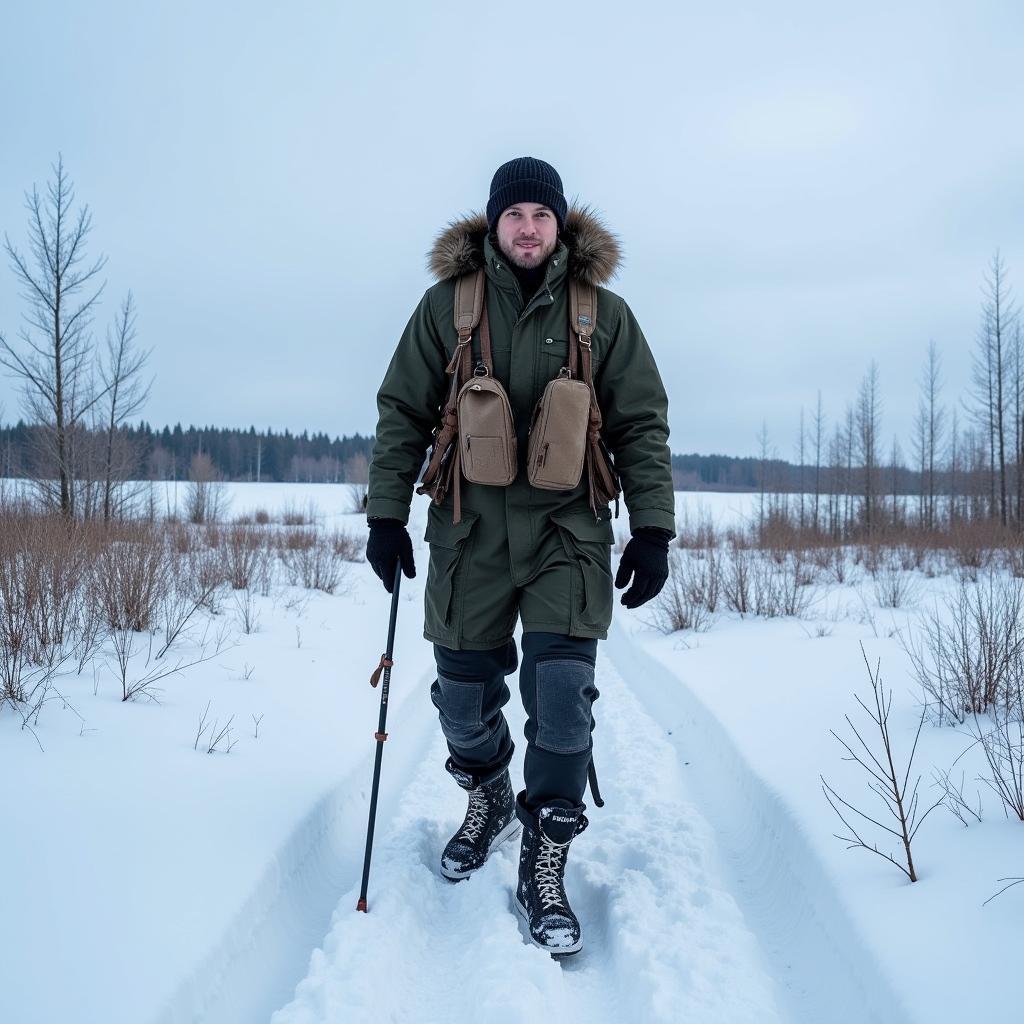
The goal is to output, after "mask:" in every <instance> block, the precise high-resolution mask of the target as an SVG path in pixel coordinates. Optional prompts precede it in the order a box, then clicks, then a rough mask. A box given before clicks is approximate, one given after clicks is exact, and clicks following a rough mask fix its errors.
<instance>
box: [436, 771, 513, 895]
mask: <svg viewBox="0 0 1024 1024" xmlns="http://www.w3.org/2000/svg"><path fill="white" fill-rule="evenodd" d="M444 767H445V770H446V771H447V772H448V773H449V774H450V775H451V776H452V778H454V779H455V781H456V782H457V783H458V784H459V785H460V786H461V787H462V788H463V789H464V790H466V792H467V793H468V794H469V807H467V809H466V817H465V820H464V821H463V822H462V825H461V826H460V827H459V830H458V832H456V833H455V835H453V836H452V837H451V839H449V840H448V845H447V846H446V847H445V848H444V852H443V853H442V854H441V874H442V875H444V877H445V878H450V879H451V880H452V881H453V882H458V881H460V880H461V879H463V878H468V877H469V876H470V875H471V874H473V872H474V871H476V870H477V869H478V868H481V867H483V863H484V861H485V860H487V858H488V857H489V856H490V853H491V851H492V850H493V849H495V847H497V846H499V845H500V844H501V843H503V842H504V841H505V840H506V839H511V838H512V837H513V836H514V835H516V834H517V833H518V832H519V828H520V826H519V819H518V818H517V817H516V798H515V794H514V793H513V791H512V780H511V778H510V777H509V774H508V766H507V765H506V766H504V767H502V768H499V769H498V770H497V771H495V772H491V773H490V774H489V775H487V776H483V777H481V776H479V775H473V774H472V773H470V772H465V771H463V770H462V769H461V768H458V767H456V766H455V765H454V764H453V763H452V759H451V758H448V761H447V762H446V763H445V766H444Z"/></svg>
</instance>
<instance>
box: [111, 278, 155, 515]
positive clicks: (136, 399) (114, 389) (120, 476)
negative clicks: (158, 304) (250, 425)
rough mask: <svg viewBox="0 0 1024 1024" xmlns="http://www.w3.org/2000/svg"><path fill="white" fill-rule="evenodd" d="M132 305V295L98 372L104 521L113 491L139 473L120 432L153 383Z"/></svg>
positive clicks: (113, 495)
mask: <svg viewBox="0 0 1024 1024" xmlns="http://www.w3.org/2000/svg"><path fill="white" fill-rule="evenodd" d="M135 320H136V314H135V302H134V300H133V298H132V293H131V292H129V293H128V296H127V298H126V299H125V300H124V302H123V303H122V304H121V309H120V311H119V312H118V315H117V320H116V322H115V324H114V330H113V333H111V332H110V331H108V332H107V358H106V362H105V364H104V365H103V366H102V367H101V369H100V376H101V381H102V384H103V391H104V393H105V394H106V401H105V403H104V404H103V406H102V410H101V413H102V416H103V422H102V424H100V425H101V426H102V429H103V434H104V450H103V521H104V522H105V523H106V522H109V521H110V518H111V516H112V515H113V514H114V512H115V502H114V498H115V488H116V486H117V484H118V483H120V482H123V481H124V480H126V479H128V478H129V477H130V476H132V475H133V473H132V470H133V469H134V470H136V471H137V469H138V459H137V458H135V459H133V458H132V457H131V453H130V452H127V451H125V445H124V438H123V437H119V429H120V428H121V427H122V426H124V424H125V423H126V422H127V420H128V419H129V417H131V416H134V415H135V413H137V412H138V411H139V409H141V408H142V406H143V404H144V403H145V401H146V399H147V398H148V397H149V389H150V386H151V384H152V381H151V380H150V381H145V380H143V378H142V371H143V369H144V368H145V365H146V361H147V360H148V359H149V356H150V352H151V350H142V349H139V348H138V346H137V345H136V334H135Z"/></svg>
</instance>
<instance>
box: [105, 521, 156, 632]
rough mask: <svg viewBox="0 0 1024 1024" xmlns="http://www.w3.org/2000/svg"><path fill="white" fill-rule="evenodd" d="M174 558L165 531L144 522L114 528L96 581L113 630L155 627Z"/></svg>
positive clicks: (140, 629)
mask: <svg viewBox="0 0 1024 1024" xmlns="http://www.w3.org/2000/svg"><path fill="white" fill-rule="evenodd" d="M171 570H172V564H171V558H170V554H169V552H168V549H167V545H166V543H165V541H164V536H163V532H162V531H158V530H152V529H150V528H149V527H147V526H145V525H142V524H134V523H133V524H123V525H121V526H119V527H117V528H116V529H112V530H111V536H110V538H109V542H108V544H107V545H106V547H105V548H104V550H103V551H102V552H101V553H100V555H99V558H98V559H97V563H96V581H97V587H98V594H99V598H100V602H101V603H102V605H103V611H104V614H105V616H106V620H107V623H108V624H109V625H110V627H111V628H112V629H130V630H133V631H135V632H139V631H142V630H145V629H149V628H151V627H152V625H153V622H154V620H155V618H156V615H157V613H158V612H159V609H160V602H161V600H162V599H163V596H164V594H165V592H166V590H167V588H168V586H169V585H170V583H171Z"/></svg>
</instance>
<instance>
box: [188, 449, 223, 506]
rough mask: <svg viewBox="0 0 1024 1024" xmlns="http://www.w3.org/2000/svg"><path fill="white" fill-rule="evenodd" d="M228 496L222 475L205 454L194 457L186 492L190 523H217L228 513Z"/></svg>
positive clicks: (200, 453) (201, 453)
mask: <svg viewBox="0 0 1024 1024" xmlns="http://www.w3.org/2000/svg"><path fill="white" fill-rule="evenodd" d="M227 504H228V500H227V494H226V492H225V491H224V485H223V484H222V483H221V482H220V473H219V471H218V470H217V467H216V466H214V464H213V460H212V459H211V458H210V456H209V455H207V454H205V453H204V452H199V453H198V454H196V455H193V456H192V464H191V466H190V468H189V484H188V489H187V490H186V491H185V515H186V517H187V519H188V521H189V522H190V523H196V524H199V523H216V522H220V521H221V520H222V519H223V518H224V514H225V512H226V511H227Z"/></svg>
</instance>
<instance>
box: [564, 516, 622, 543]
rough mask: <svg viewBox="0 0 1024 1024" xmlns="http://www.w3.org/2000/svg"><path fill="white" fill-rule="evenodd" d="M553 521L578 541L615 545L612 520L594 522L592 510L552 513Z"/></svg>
mask: <svg viewBox="0 0 1024 1024" xmlns="http://www.w3.org/2000/svg"><path fill="white" fill-rule="evenodd" d="M551 521H552V522H553V523H557V524H558V525H559V526H562V527H565V529H567V530H568V531H569V532H570V533H571V534H572V535H573V536H574V537H575V538H576V539H577V540H583V541H593V542H596V543H599V544H600V543H603V544H614V543H615V531H614V530H613V529H612V521H611V519H602V520H601V521H600V522H596V521H595V520H594V513H593V512H591V511H590V509H581V510H580V511H578V512H575V511H574V512H552V513H551Z"/></svg>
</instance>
